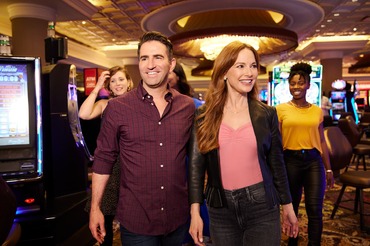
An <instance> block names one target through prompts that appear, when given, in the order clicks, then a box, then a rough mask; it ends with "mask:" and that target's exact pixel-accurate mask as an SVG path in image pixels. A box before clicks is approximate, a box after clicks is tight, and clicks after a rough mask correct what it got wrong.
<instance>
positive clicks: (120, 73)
mask: <svg viewBox="0 0 370 246" xmlns="http://www.w3.org/2000/svg"><path fill="white" fill-rule="evenodd" d="M132 87H133V82H132V80H131V77H130V75H129V74H128V72H127V70H126V69H125V68H124V67H120V66H115V67H112V68H110V69H109V70H108V71H104V72H102V73H101V74H100V76H99V79H98V82H97V83H96V86H95V88H94V89H93V90H92V92H91V93H90V95H89V96H88V97H87V98H86V99H85V101H84V102H83V103H82V105H81V107H80V110H79V113H78V116H79V117H80V118H81V119H83V120H92V119H95V118H97V117H100V116H101V115H102V114H103V111H104V109H105V107H106V106H107V104H108V101H109V100H110V99H111V98H114V97H117V96H121V95H123V94H125V93H126V92H128V91H130V90H131V89H132ZM102 88H105V89H106V90H107V91H108V92H109V99H100V100H99V101H96V99H97V97H98V95H99V91H100V90H101V89H102Z"/></svg>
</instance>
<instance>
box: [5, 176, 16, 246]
mask: <svg viewBox="0 0 370 246" xmlns="http://www.w3.org/2000/svg"><path fill="white" fill-rule="evenodd" d="M0 199H1V202H0V245H1V246H12V245H16V244H17V242H18V241H19V239H20V237H21V227H20V225H19V224H18V223H15V222H14V218H15V213H16V211H17V202H16V198H15V195H14V193H13V192H12V190H11V189H10V187H9V186H8V184H7V183H6V182H5V181H4V179H3V178H2V177H1V176H0Z"/></svg>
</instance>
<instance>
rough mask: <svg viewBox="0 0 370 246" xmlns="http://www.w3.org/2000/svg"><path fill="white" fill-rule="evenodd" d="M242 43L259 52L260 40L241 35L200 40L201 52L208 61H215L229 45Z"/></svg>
mask: <svg viewBox="0 0 370 246" xmlns="http://www.w3.org/2000/svg"><path fill="white" fill-rule="evenodd" d="M236 40H238V41H241V42H243V43H246V44H249V45H251V46H252V47H253V48H254V49H255V50H258V49H259V47H260V45H259V38H258V37H249V36H239V35H220V36H217V37H209V38H208V37H206V38H203V39H199V40H198V41H199V42H200V45H199V46H200V50H201V51H202V52H203V54H204V57H205V58H206V59H207V60H215V59H216V57H217V56H218V54H220V52H221V50H222V49H223V48H224V47H225V46H226V45H227V44H229V43H231V42H233V41H236Z"/></svg>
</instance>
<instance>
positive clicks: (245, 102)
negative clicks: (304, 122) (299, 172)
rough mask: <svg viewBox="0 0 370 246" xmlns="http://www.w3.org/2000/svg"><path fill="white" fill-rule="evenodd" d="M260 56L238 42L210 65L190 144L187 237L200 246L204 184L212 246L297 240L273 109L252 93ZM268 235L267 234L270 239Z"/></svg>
mask: <svg viewBox="0 0 370 246" xmlns="http://www.w3.org/2000/svg"><path fill="white" fill-rule="evenodd" d="M258 70H259V58H258V54H257V52H256V50H255V49H253V47H251V46H250V45H247V44H244V43H241V42H238V41H236V42H232V43H230V44H229V45H227V46H226V47H225V48H224V49H223V50H222V51H221V53H220V54H219V56H218V57H217V59H216V60H215V63H214V67H213V74H212V80H211V83H210V86H209V90H208V92H207V95H206V100H205V104H204V106H202V107H200V108H199V109H198V110H197V116H196V120H195V123H194V127H193V132H192V136H191V140H190V154H189V202H190V204H191V210H190V214H191V225H190V230H189V231H190V234H191V236H192V237H193V240H194V242H195V243H196V244H197V245H204V244H203V242H202V240H203V239H202V236H203V235H202V229H203V222H202V219H201V217H200V213H199V208H200V204H201V203H202V202H203V199H204V197H203V188H204V177H205V173H206V172H207V175H208V180H207V185H206V190H205V198H206V202H207V208H208V213H209V219H210V230H211V238H212V242H213V243H214V244H215V245H217V246H219V245H221V246H222V245H225V246H226V245H227V246H234V245H235V246H240V245H258V246H262V245H280V240H281V227H280V209H279V204H282V207H283V216H282V218H283V231H284V232H285V233H287V234H288V235H290V236H296V235H297V234H298V222H297V218H296V216H295V214H294V211H293V206H292V204H291V196H290V193H289V186H288V179H287V176H286V170H285V166H284V160H283V150H282V145H281V137H280V132H279V128H278V121H277V115H276V111H275V109H274V108H272V107H270V106H267V105H266V104H264V103H262V102H260V101H259V100H258V99H257V98H258V89H257V86H256V85H255V83H256V81H257V76H258ZM267 233H268V234H267Z"/></svg>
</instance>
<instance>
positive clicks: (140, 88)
mask: <svg viewBox="0 0 370 246" xmlns="http://www.w3.org/2000/svg"><path fill="white" fill-rule="evenodd" d="M167 89H168V93H166V95H165V96H164V98H165V99H166V101H171V100H172V99H173V96H174V94H176V92H175V91H176V90H175V89H172V88H171V87H170V85H169V84H167ZM137 94H138V96H139V97H140V98H141V100H143V101H144V100H145V99H146V98H150V99H153V97H152V96H151V95H150V94H149V93H148V92H147V91H146V90H145V89H144V86H143V80H141V81H140V83H139V85H138V87H137Z"/></svg>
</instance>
